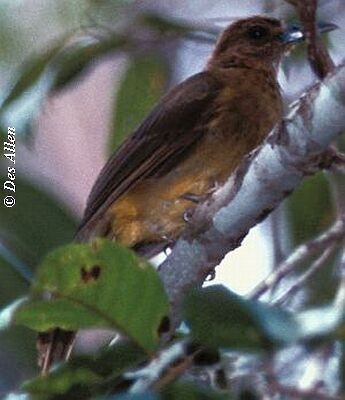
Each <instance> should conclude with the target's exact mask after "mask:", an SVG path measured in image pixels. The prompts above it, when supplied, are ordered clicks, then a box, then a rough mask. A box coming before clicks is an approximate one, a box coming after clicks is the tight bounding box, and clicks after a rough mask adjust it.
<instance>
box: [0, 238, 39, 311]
mask: <svg viewBox="0 0 345 400" xmlns="http://www.w3.org/2000/svg"><path fill="white" fill-rule="evenodd" d="M4 249H5V248H4V246H3V245H2V244H1V243H0V271H1V281H0V282H1V283H0V308H1V307H3V306H5V305H7V304H8V303H9V302H11V301H13V299H16V298H18V297H20V296H23V295H24V294H25V293H27V292H28V289H29V285H30V280H31V279H30V276H31V271H30V270H29V269H28V267H27V266H26V265H22V263H21V261H20V260H18V258H17V257H16V256H14V255H13V256H12V254H11V256H10V257H7V255H8V254H7V253H8V250H7V249H5V250H4ZM4 253H5V254H4Z"/></svg>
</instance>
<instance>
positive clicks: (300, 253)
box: [248, 215, 345, 299]
mask: <svg viewBox="0 0 345 400" xmlns="http://www.w3.org/2000/svg"><path fill="white" fill-rule="evenodd" d="M344 235H345V215H343V216H342V217H341V218H339V219H338V220H337V221H336V222H335V223H334V224H333V225H332V226H331V227H330V228H329V229H328V230H327V231H325V232H323V233H322V234H321V235H319V236H318V237H317V238H316V239H313V240H310V241H308V242H306V243H304V244H302V245H301V246H299V247H297V248H296V249H295V251H294V252H293V253H292V254H291V255H290V256H289V257H288V258H287V259H286V260H284V261H283V262H282V263H281V264H280V265H279V266H278V267H277V268H276V269H275V270H274V271H273V272H272V273H271V274H270V275H269V276H268V277H267V278H266V279H265V280H264V281H262V282H261V283H260V284H259V285H258V286H257V287H256V288H255V289H254V290H253V291H252V292H251V293H250V294H249V296H248V297H250V298H252V299H258V298H260V297H261V296H262V295H263V294H264V293H266V292H267V291H268V290H270V289H271V288H272V287H274V286H276V285H277V284H278V283H279V282H280V281H281V280H282V279H283V278H285V277H286V276H287V275H288V274H290V273H291V272H292V271H293V270H294V269H295V268H296V267H298V266H299V265H301V264H302V263H303V262H304V261H306V260H307V259H309V258H310V257H312V256H313V255H315V254H317V253H319V252H321V251H323V250H325V249H327V248H328V247H329V246H330V245H331V244H333V243H337V242H338V241H340V240H342V239H343V238H344Z"/></svg>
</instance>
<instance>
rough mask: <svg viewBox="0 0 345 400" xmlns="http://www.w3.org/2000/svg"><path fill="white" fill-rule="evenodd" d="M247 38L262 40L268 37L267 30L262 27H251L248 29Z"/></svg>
mask: <svg viewBox="0 0 345 400" xmlns="http://www.w3.org/2000/svg"><path fill="white" fill-rule="evenodd" d="M248 36H249V37H250V38H251V39H262V38H264V37H267V36H268V30H267V29H266V28H264V27H263V26H259V25H257V26H252V27H250V28H249V29H248Z"/></svg>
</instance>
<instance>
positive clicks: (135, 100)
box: [109, 54, 170, 152]
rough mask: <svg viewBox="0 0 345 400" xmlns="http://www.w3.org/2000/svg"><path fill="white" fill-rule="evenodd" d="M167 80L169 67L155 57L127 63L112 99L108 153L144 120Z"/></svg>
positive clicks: (161, 92)
mask: <svg viewBox="0 0 345 400" xmlns="http://www.w3.org/2000/svg"><path fill="white" fill-rule="evenodd" d="M169 78H170V71H169V67H168V65H167V63H166V62H165V61H164V59H163V58H162V57H160V56H159V55H157V54H154V55H152V54H151V55H150V56H148V55H146V56H142V57H140V58H139V57H136V58H134V59H132V60H131V62H130V64H129V67H128V69H127V71H126V73H125V76H124V78H123V80H122V83H121V86H120V88H119V90H118V92H117V96H116V101H115V110H114V122H113V128H112V132H113V133H112V135H111V137H110V142H109V150H110V152H113V150H114V149H115V148H116V147H118V146H119V144H120V143H121V142H122V141H123V139H124V138H125V137H126V136H127V135H128V134H129V133H131V132H132V131H133V130H134V129H135V128H136V127H137V126H138V124H139V123H140V122H141V121H142V120H143V118H144V117H146V115H147V114H148V112H149V111H150V110H151V109H152V107H153V106H154V105H155V103H156V102H157V100H158V99H159V98H160V97H161V96H162V94H163V93H164V91H165V89H166V88H167V84H168V81H169Z"/></svg>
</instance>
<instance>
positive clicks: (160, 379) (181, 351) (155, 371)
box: [125, 341, 201, 393]
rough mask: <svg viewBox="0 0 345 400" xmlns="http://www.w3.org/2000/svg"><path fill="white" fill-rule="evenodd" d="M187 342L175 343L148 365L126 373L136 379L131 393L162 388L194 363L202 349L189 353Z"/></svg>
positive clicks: (126, 375)
mask: <svg viewBox="0 0 345 400" xmlns="http://www.w3.org/2000/svg"><path fill="white" fill-rule="evenodd" d="M187 344H188V343H187V342H186V341H182V342H177V343H174V344H173V345H172V346H170V347H168V348H166V349H164V350H162V351H161V352H160V353H159V354H158V355H157V356H156V357H155V358H154V359H153V360H152V361H151V362H150V363H149V364H148V365H147V366H145V367H143V368H141V369H139V370H138V371H135V372H129V373H126V374H125V377H126V378H128V379H136V382H135V383H134V384H133V386H132V387H131V389H130V390H129V393H142V392H145V391H146V390H148V389H150V388H152V387H155V389H159V388H162V387H163V386H165V385H167V384H168V383H170V382H171V381H172V380H174V379H176V377H178V376H179V375H181V374H182V373H183V372H185V371H186V370H187V369H188V368H189V367H190V366H191V365H192V363H193V360H194V357H195V355H196V354H198V353H199V352H200V351H201V349H200V348H199V349H196V350H195V351H194V352H193V353H192V354H187V353H188V346H187ZM177 361H179V362H178V363H177Z"/></svg>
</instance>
